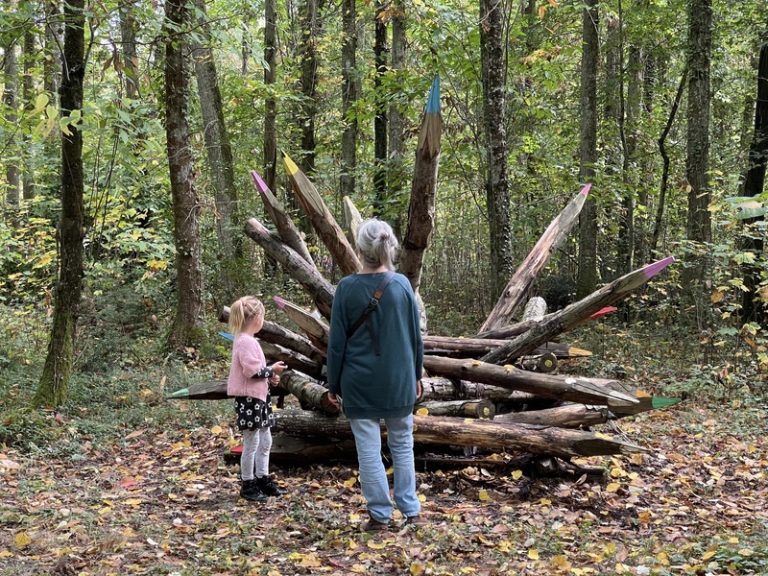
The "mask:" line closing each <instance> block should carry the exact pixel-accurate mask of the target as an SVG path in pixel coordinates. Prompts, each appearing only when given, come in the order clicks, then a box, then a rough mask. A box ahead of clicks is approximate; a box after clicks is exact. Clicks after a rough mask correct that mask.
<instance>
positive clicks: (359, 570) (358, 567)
mask: <svg viewBox="0 0 768 576" xmlns="http://www.w3.org/2000/svg"><path fill="white" fill-rule="evenodd" d="M350 570H351V571H352V572H354V573H355V574H365V573H366V572H368V568H366V567H365V566H363V565H362V564H353V565H352V568H350Z"/></svg>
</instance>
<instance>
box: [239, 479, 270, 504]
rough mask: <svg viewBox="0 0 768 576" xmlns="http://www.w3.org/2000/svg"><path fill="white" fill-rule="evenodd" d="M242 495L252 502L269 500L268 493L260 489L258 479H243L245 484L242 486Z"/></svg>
mask: <svg viewBox="0 0 768 576" xmlns="http://www.w3.org/2000/svg"><path fill="white" fill-rule="evenodd" d="M240 497H241V498H245V499H246V500H250V501H251V502H266V501H267V495H266V494H264V492H262V491H261V490H260V489H259V485H258V483H257V482H256V479H253V480H243V484H242V486H241V487H240Z"/></svg>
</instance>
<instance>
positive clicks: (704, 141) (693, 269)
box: [683, 0, 712, 317]
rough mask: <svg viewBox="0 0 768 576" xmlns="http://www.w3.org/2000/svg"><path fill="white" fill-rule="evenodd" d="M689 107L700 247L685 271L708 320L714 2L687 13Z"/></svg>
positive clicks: (692, 203)
mask: <svg viewBox="0 0 768 576" xmlns="http://www.w3.org/2000/svg"><path fill="white" fill-rule="evenodd" d="M688 18H689V20H688V26H689V31H688V107H687V111H688V114H687V123H688V128H687V142H688V145H687V149H686V160H685V174H686V178H687V180H688V186H689V191H688V217H687V218H688V219H687V224H686V237H687V239H688V240H689V241H691V242H693V243H694V244H695V245H696V246H697V250H698V251H699V253H698V254H697V255H694V256H692V258H691V259H690V260H691V262H690V266H689V267H687V268H685V269H684V270H683V285H684V286H687V287H688V289H689V292H690V294H691V296H692V297H693V298H694V301H695V302H699V303H700V304H701V305H700V312H701V313H702V314H703V315H704V316H705V317H706V316H708V314H706V312H705V310H706V309H708V306H709V299H708V298H705V296H706V294H705V289H704V285H703V283H704V281H705V280H706V279H707V274H708V260H709V258H708V255H707V254H708V252H709V249H708V248H706V247H705V246H704V245H705V244H708V243H709V242H711V241H712V224H711V219H710V213H709V202H710V198H711V192H710V187H709V122H710V119H709V109H710V102H711V97H710V64H711V58H712V0H691V2H690V3H689V11H688Z"/></svg>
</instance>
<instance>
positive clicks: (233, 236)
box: [192, 0, 243, 302]
mask: <svg viewBox="0 0 768 576" xmlns="http://www.w3.org/2000/svg"><path fill="white" fill-rule="evenodd" d="M195 6H196V13H197V17H198V19H199V31H198V34H202V35H203V38H204V42H208V41H210V37H209V34H210V32H209V30H208V22H207V16H206V12H205V2H204V0H195ZM192 57H193V58H194V62H195V76H196V78H197V91H198V95H199V98H200V112H201V113H202V117H203V127H204V128H203V137H204V139H205V151H206V155H207V158H208V167H209V169H210V171H211V175H212V180H213V185H214V189H215V194H214V200H215V203H216V216H217V218H216V236H217V238H218V240H219V250H220V256H221V257H220V258H218V261H219V272H220V273H221V281H222V284H223V286H224V299H225V301H226V302H232V301H233V300H234V299H235V298H236V297H238V295H239V292H240V288H239V286H238V283H237V280H236V278H237V276H238V275H239V274H240V268H241V267H242V264H243V263H242V258H243V241H242V238H243V235H242V232H241V225H240V216H239V213H238V194H237V187H236V186H235V167H234V161H233V159H232V147H231V146H230V143H229V134H228V133H227V126H226V123H225V121H224V109H223V106H222V103H221V92H220V91H219V81H218V75H217V72H216V62H215V61H214V59H213V51H212V50H211V49H210V47H208V46H206V45H203V44H200V43H199V42H197V41H194V43H193V46H192Z"/></svg>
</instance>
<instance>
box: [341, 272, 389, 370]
mask: <svg viewBox="0 0 768 576" xmlns="http://www.w3.org/2000/svg"><path fill="white" fill-rule="evenodd" d="M394 276H395V273H394V272H387V274H386V275H385V276H384V278H383V279H382V280H381V283H380V284H379V285H378V287H377V288H376V290H374V291H373V296H372V297H371V300H370V302H368V306H366V307H365V310H363V313H362V314H360V317H359V318H358V319H357V320H355V322H354V323H353V324H352V326H350V327H349V330H347V339H349V338H351V337H352V335H353V334H354V333H355V332H357V329H358V328H360V326H362V325H363V322H365V323H366V324H367V326H368V331H369V332H370V333H371V338H372V339H373V349H374V351H375V352H376V356H378V355H379V341H378V339H377V338H376V335H375V334H374V333H373V326H372V325H371V320H370V315H371V313H372V312H373V311H374V310H376V307H377V306H378V305H379V300H380V299H381V297H382V296H383V295H384V291H385V290H386V289H387V286H389V283H390V282H391V281H392V278H394Z"/></svg>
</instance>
